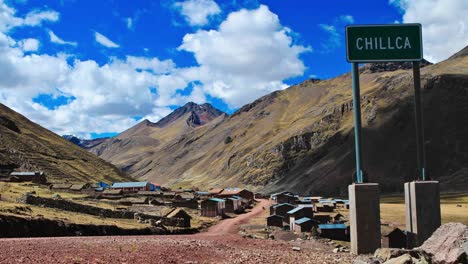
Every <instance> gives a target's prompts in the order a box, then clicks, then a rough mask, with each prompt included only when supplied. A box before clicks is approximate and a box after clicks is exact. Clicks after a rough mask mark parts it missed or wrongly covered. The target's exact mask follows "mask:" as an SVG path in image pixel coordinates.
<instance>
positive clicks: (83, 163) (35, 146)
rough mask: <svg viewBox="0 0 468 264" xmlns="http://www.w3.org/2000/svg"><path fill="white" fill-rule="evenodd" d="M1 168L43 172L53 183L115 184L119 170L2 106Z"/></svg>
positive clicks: (0, 118) (0, 107)
mask: <svg viewBox="0 0 468 264" xmlns="http://www.w3.org/2000/svg"><path fill="white" fill-rule="evenodd" d="M0 165H12V166H14V167H17V169H20V170H32V171H43V172H45V174H46V175H47V178H48V181H50V182H64V181H69V182H94V181H98V180H102V181H107V182H113V181H118V180H123V179H125V177H123V176H122V175H121V173H120V172H119V170H118V169H117V168H116V167H114V166H113V165H111V164H109V163H107V162H106V161H104V160H102V159H101V158H99V157H96V156H95V155H94V154H92V153H90V152H88V151H86V150H84V149H81V148H80V147H78V146H76V145H74V144H72V143H71V142H69V141H67V140H66V139H64V138H62V137H60V136H59V135H56V134H54V133H53V132H51V131H49V130H47V129H45V128H43V127H41V126H39V125H37V124H35V123H33V122H31V121H29V120H28V119H26V118H25V117H24V116H22V115H20V114H18V113H16V112H14V111H13V110H11V109H10V108H8V107H6V106H4V105H3V104H0Z"/></svg>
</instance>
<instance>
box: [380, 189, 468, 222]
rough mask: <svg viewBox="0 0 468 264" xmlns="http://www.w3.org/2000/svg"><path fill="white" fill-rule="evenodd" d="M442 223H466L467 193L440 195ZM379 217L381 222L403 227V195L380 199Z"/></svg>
mask: <svg viewBox="0 0 468 264" xmlns="http://www.w3.org/2000/svg"><path fill="white" fill-rule="evenodd" d="M440 203H441V204H440V210H441V215H442V223H448V222H460V223H463V224H465V225H468V193H443V194H441V197H440ZM380 217H381V218H382V221H383V222H389V223H392V224H394V225H396V226H399V227H402V228H404V227H405V201H404V196H403V195H394V196H386V197H383V198H382V199H381V204H380Z"/></svg>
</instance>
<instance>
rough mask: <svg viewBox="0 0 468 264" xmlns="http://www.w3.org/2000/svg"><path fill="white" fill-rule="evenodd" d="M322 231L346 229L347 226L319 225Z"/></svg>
mask: <svg viewBox="0 0 468 264" xmlns="http://www.w3.org/2000/svg"><path fill="white" fill-rule="evenodd" d="M319 228H320V229H346V225H345V224H323V225H319Z"/></svg>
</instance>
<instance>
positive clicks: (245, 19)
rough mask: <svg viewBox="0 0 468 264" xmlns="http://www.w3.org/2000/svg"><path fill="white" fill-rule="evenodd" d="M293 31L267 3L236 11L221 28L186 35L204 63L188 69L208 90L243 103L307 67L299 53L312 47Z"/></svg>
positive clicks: (189, 48) (186, 43)
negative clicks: (298, 39) (296, 42)
mask: <svg viewBox="0 0 468 264" xmlns="http://www.w3.org/2000/svg"><path fill="white" fill-rule="evenodd" d="M289 32H290V29H288V28H286V27H283V26H282V25H281V24H280V21H279V18H278V16H277V15H276V14H274V13H272V12H271V11H270V10H269V9H268V7H267V6H265V5H261V6H260V7H259V8H258V9H255V10H247V9H242V10H240V11H237V12H233V13H231V14H229V16H228V17H227V18H226V20H225V21H223V22H222V23H221V25H220V26H219V28H218V30H209V31H206V30H198V31H197V32H196V33H194V34H187V35H185V36H184V38H183V42H182V45H180V47H179V50H184V51H188V52H192V53H193V54H194V56H195V59H196V60H197V62H198V64H199V65H200V66H199V67H197V68H194V69H190V70H187V71H185V72H184V74H185V75H191V76H192V78H195V79H196V80H200V81H201V82H202V83H203V89H204V91H205V92H206V93H207V94H209V95H211V96H214V97H218V98H221V99H223V100H224V101H225V102H226V103H227V104H228V105H229V106H230V107H240V106H242V105H243V104H245V103H248V102H250V101H251V100H253V99H255V98H257V97H259V96H262V95H265V94H267V93H270V92H272V91H274V90H278V89H283V88H285V87H286V85H285V84H284V83H283V80H285V79H288V78H291V77H294V76H299V75H302V74H303V73H304V70H305V66H304V64H303V63H302V61H301V60H300V59H299V55H300V54H301V53H303V52H306V51H309V50H310V48H308V47H304V46H300V45H293V39H292V37H291V36H290V34H289Z"/></svg>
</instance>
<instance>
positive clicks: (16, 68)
mask: <svg viewBox="0 0 468 264" xmlns="http://www.w3.org/2000/svg"><path fill="white" fill-rule="evenodd" d="M0 1H1V0H0ZM1 4H3V3H1ZM5 7H7V11H8V8H9V7H8V6H6V5H4V6H1V5H0V8H2V9H1V10H5ZM10 14H13V15H12V16H11V17H10V18H9V19H10V20H15V19H17V17H15V16H14V12H10ZM3 18H4V16H0V19H3ZM52 33H53V32H52ZM98 34H99V33H98V32H96V40H97V39H98ZM54 35H55V34H54ZM99 35H100V34H99ZM293 35H294V34H293V32H292V31H291V30H290V29H288V28H286V27H283V26H282V25H281V23H280V21H279V19H278V17H277V16H276V15H275V14H273V13H272V12H271V11H270V10H269V9H268V8H267V7H266V6H260V8H258V9H255V10H245V9H243V10H240V11H238V12H234V13H231V14H230V15H229V16H228V17H227V19H226V20H225V21H224V22H222V24H221V25H220V26H219V28H218V29H217V30H209V31H205V30H199V31H197V32H195V33H194V34H187V35H186V36H185V37H184V39H183V42H182V44H181V45H180V47H179V50H184V51H188V52H191V53H193V54H194V56H195V58H196V60H197V62H198V65H197V66H193V67H186V68H178V67H177V66H176V65H175V63H174V62H173V61H171V60H161V59H159V58H154V57H137V56H126V57H124V58H123V59H118V58H112V59H111V60H110V61H109V62H107V63H104V64H98V63H97V62H96V61H94V60H85V61H83V60H79V59H76V58H75V59H74V57H73V55H65V54H56V55H48V54H39V53H37V54H36V53H34V54H29V53H25V49H24V47H25V46H26V45H25V43H26V40H24V41H23V42H22V41H21V40H20V41H17V40H15V39H13V38H12V37H11V36H9V35H8V31H0V69H2V70H1V71H0V101H1V102H2V103H4V104H6V105H7V106H9V107H12V108H13V109H14V110H16V111H19V112H20V113H22V114H24V115H25V116H27V117H28V118H30V119H32V120H33V121H34V122H37V123H39V124H41V125H43V126H45V127H47V128H48V129H51V130H53V131H54V132H56V133H58V134H75V135H78V136H84V137H86V136H89V135H90V132H94V133H105V132H121V131H123V130H125V129H127V128H129V127H131V126H133V125H135V124H136V122H137V121H135V117H143V118H148V119H149V120H151V121H153V122H154V121H158V120H159V119H160V118H162V117H164V116H165V115H167V114H169V113H170V111H171V110H170V108H169V106H172V105H182V104H185V103H186V102H188V101H194V102H197V103H204V102H206V101H207V97H208V95H209V96H212V97H216V98H220V99H222V100H224V101H225V102H226V103H227V104H228V105H229V106H231V107H239V106H242V105H243V104H245V103H248V102H251V101H252V100H254V99H256V98H258V97H259V96H262V95H265V94H267V93H270V92H271V91H274V90H278V89H283V88H285V87H286V86H287V85H286V84H285V83H284V82H283V80H285V79H288V78H291V77H294V76H298V75H302V74H303V73H304V70H305V66H304V64H303V63H302V61H301V60H300V59H299V56H300V54H301V53H303V52H306V51H308V50H310V48H308V47H304V46H300V45H294V44H293V37H292V36H293ZM101 36H102V35H101ZM49 37H50V38H51V41H52V35H51V34H50V35H49ZM57 39H59V38H58V37H57ZM57 39H54V40H55V41H57ZM62 41H63V40H62ZM107 44H109V43H107ZM114 44H115V43H114ZM115 45H117V44H115ZM110 46H112V45H110ZM117 46H118V45H117ZM72 59H74V60H73V61H72ZM70 61H72V62H70ZM272 65H273V66H272ZM39 95H42V96H44V95H45V96H50V97H51V98H52V100H54V98H55V99H58V98H63V97H65V98H66V99H65V100H64V101H65V102H64V103H63V104H62V105H60V106H55V107H52V108H51V107H49V108H50V109H49V108H47V106H45V105H43V104H41V103H40V102H37V97H38V96H39ZM35 98H36V100H33V99H35ZM62 101H63V100H62Z"/></svg>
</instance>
